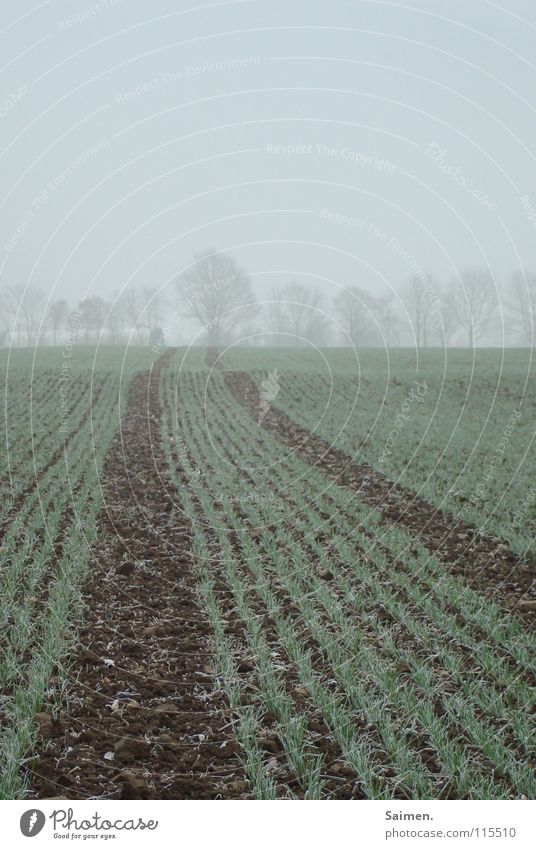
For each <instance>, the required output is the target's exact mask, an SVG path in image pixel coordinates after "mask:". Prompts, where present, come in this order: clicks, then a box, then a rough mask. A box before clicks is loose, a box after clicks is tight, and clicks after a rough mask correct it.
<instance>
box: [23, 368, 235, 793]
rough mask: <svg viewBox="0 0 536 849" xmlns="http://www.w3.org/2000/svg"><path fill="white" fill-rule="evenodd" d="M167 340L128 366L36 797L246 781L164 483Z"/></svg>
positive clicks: (31, 776) (44, 738) (208, 789)
mask: <svg viewBox="0 0 536 849" xmlns="http://www.w3.org/2000/svg"><path fill="white" fill-rule="evenodd" d="M171 353H172V352H167V353H166V354H164V356H163V357H161V358H160V360H159V361H158V362H157V364H156V366H155V367H154V368H153V370H152V372H144V373H142V374H140V375H138V376H137V377H135V378H134V379H133V382H132V384H131V386H130V390H129V394H128V402H127V409H126V411H125V415H124V419H123V424H122V428H121V431H120V433H118V434H117V436H116V438H115V440H114V442H113V445H112V447H111V449H110V451H109V454H108V457H107V461H106V464H105V470H104V476H103V480H102V487H103V494H104V503H105V506H104V508H103V510H102V515H101V518H100V535H99V541H98V544H97V545H96V547H95V550H94V552H93V556H92V564H91V568H90V572H89V576H88V580H87V582H86V584H85V586H84V588H83V599H84V602H85V611H84V622H83V627H82V629H81V631H80V640H79V646H78V648H77V650H76V652H75V653H74V655H72V656H71V657H70V658H69V661H70V663H69V668H70V677H69V681H68V683H67V687H66V690H65V691H64V693H63V694H62V703H61V706H60V707H59V708H56V709H55V710H53V709H52V707H49V708H45V709H44V711H43V712H42V713H40V714H39V715H38V717H36V721H37V722H38V723H39V726H40V731H41V737H40V742H39V745H38V747H37V750H36V752H35V753H34V756H33V757H32V758H31V759H30V760H29V761H28V762H27V764H26V767H25V769H26V771H27V773H28V780H29V785H30V787H29V796H30V798H58V797H59V798H68V799H78V798H122V799H147V798H150V799H216V798H240V797H241V796H242V797H243V796H247V793H248V785H247V783H246V782H245V781H244V776H243V772H242V767H241V762H240V760H239V758H238V753H237V744H236V742H235V739H234V735H233V733H232V725H233V715H232V712H231V711H230V710H229V706H228V704H227V702H226V700H225V698H224V696H223V694H222V693H221V691H220V690H219V689H218V684H217V680H216V679H215V675H214V670H213V669H212V667H211V665H210V647H209V640H208V638H209V634H210V628H209V626H208V624H207V621H206V618H205V615H204V613H203V611H202V609H201V607H200V605H199V603H198V597H197V593H196V576H195V571H194V563H193V558H192V554H191V551H190V529H189V527H188V525H187V524H186V523H185V520H184V517H183V516H182V514H181V513H180V512H179V510H178V509H176V507H175V506H174V503H173V499H172V496H171V494H170V493H168V492H167V489H166V478H165V471H164V470H165V467H166V464H165V458H164V456H163V453H162V450H161V448H160V430H159V427H160V409H159V400H158V380H159V371H160V369H161V368H162V367H163V366H164V365H165V364H166V361H167V358H168V357H169V356H170V355H171ZM170 492H172V488H171V487H170Z"/></svg>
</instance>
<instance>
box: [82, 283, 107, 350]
mask: <svg viewBox="0 0 536 849" xmlns="http://www.w3.org/2000/svg"><path fill="white" fill-rule="evenodd" d="M107 313H108V306H107V304H106V301H104V299H103V298H101V297H100V295H93V296H92V297H91V298H85V299H84V300H83V301H80V303H79V304H78V317H79V322H80V326H81V328H82V329H83V331H84V341H85V342H88V341H89V340H90V339H91V338H93V339H96V338H97V337H98V335H99V333H100V332H101V330H102V329H103V327H104V324H105V321H106V315H107Z"/></svg>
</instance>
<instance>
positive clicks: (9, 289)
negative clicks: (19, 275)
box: [2, 284, 45, 345]
mask: <svg viewBox="0 0 536 849" xmlns="http://www.w3.org/2000/svg"><path fill="white" fill-rule="evenodd" d="M2 294H3V297H2V306H3V312H4V315H5V317H6V319H7V323H8V324H9V327H10V330H11V332H12V333H13V334H16V337H17V344H18V345H20V344H22V340H23V339H24V341H25V342H26V345H33V344H35V343H36V342H37V335H38V332H39V325H40V323H41V319H42V317H43V311H44V308H45V296H44V294H43V292H42V291H41V290H40V289H38V288H36V287H35V286H24V285H22V284H12V285H9V286H6V288H5V289H4V291H3V293H2Z"/></svg>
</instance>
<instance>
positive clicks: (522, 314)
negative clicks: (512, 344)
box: [507, 270, 536, 348]
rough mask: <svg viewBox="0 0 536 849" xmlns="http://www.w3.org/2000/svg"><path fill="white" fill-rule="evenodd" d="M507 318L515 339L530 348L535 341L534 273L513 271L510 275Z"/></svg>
mask: <svg viewBox="0 0 536 849" xmlns="http://www.w3.org/2000/svg"><path fill="white" fill-rule="evenodd" d="M507 318H508V324H509V326H510V328H511V330H512V331H513V332H514V334H515V336H516V338H517V339H521V340H522V341H523V342H525V344H527V345H529V346H530V347H531V348H532V347H534V343H535V341H536V274H534V272H532V271H526V270H524V271H515V272H514V274H513V275H512V300H511V301H510V303H508V305H507Z"/></svg>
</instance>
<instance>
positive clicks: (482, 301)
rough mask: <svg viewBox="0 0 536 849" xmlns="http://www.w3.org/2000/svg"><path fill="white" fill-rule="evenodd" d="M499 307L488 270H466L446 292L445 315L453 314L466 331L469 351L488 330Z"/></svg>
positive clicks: (459, 325) (457, 322) (458, 324)
mask: <svg viewBox="0 0 536 849" xmlns="http://www.w3.org/2000/svg"><path fill="white" fill-rule="evenodd" d="M496 307H497V297H496V293H495V290H494V287H493V279H492V277H491V274H490V273H489V272H488V271H486V270H485V269H482V268H468V269H465V270H464V271H462V272H461V274H460V277H459V279H456V280H452V281H451V283H450V286H449V287H448V288H447V289H446V290H445V303H444V311H445V314H448V313H449V312H450V314H451V317H452V318H453V319H454V320H455V322H456V324H457V326H458V327H460V328H462V329H463V330H464V331H465V333H466V334H467V344H468V346H469V348H473V347H474V346H475V344H476V342H478V340H479V339H481V337H482V336H483V334H484V333H485V331H486V330H487V329H488V327H489V325H490V323H491V320H492V318H493V314H494V312H495V310H496Z"/></svg>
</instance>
